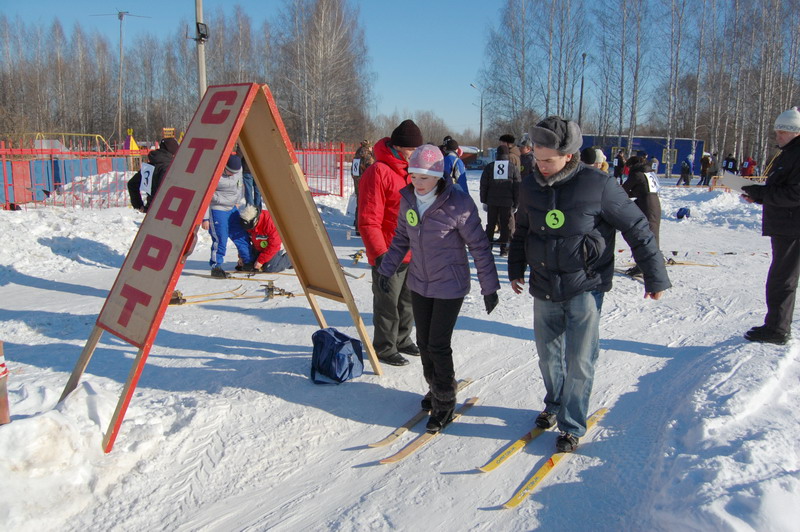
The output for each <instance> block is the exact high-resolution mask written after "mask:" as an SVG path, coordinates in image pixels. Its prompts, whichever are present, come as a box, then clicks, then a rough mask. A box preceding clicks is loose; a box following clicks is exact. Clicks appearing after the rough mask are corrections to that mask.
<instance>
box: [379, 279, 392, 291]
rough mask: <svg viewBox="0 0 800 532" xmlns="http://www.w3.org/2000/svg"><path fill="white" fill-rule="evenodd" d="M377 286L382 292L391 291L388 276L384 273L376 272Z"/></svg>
mask: <svg viewBox="0 0 800 532" xmlns="http://www.w3.org/2000/svg"><path fill="white" fill-rule="evenodd" d="M378 288H380V289H381V292H383V293H384V294H388V293H389V292H391V287H390V286H389V278H388V277H386V276H385V275H381V274H378Z"/></svg>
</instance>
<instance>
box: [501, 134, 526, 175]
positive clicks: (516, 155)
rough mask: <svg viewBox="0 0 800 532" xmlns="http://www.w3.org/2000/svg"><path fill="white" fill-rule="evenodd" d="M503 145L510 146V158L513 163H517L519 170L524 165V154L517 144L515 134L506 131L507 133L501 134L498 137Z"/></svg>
mask: <svg viewBox="0 0 800 532" xmlns="http://www.w3.org/2000/svg"><path fill="white" fill-rule="evenodd" d="M498 140H499V141H500V144H501V145H505V146H506V148H508V160H509V161H511V164H514V165H516V167H517V170H518V171H519V169H520V167H521V166H522V161H521V160H520V155H522V154H521V153H520V151H519V148H518V147H517V145H516V144H515V142H516V141H517V139H516V137H515V136H514V135H511V134H510V133H506V134H505V135H500V138H499V139H498Z"/></svg>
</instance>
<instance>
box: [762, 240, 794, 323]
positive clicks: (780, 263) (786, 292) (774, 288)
mask: <svg viewBox="0 0 800 532" xmlns="http://www.w3.org/2000/svg"><path fill="white" fill-rule="evenodd" d="M771 241H772V264H770V266H769V273H768V274H767V317H766V318H764V325H766V326H767V327H769V328H770V329H774V330H776V331H778V332H779V333H781V334H787V333H789V332H790V331H791V329H792V316H793V315H794V299H795V293H796V292H797V279H798V277H800V239H797V238H790V237H780V236H773V237H771Z"/></svg>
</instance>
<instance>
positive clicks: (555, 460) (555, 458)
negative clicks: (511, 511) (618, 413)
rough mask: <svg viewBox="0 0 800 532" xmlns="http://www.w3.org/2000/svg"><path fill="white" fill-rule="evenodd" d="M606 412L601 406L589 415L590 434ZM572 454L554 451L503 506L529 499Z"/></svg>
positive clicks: (587, 429) (514, 505) (515, 505)
mask: <svg viewBox="0 0 800 532" xmlns="http://www.w3.org/2000/svg"><path fill="white" fill-rule="evenodd" d="M606 412H608V410H607V409H606V408H601V409H599V410H597V411H596V412H595V413H594V414H592V415H591V416H590V417H589V420H588V421H587V423H586V434H587V435H589V434H590V432H591V430H592V429H593V428H594V426H595V425H596V424H597V423H598V422H599V421H600V420H601V419H602V418H603V416H604V415H605V414H606ZM584 444H585V443H584ZM571 454H573V453H559V452H556V453H553V454H552V455H551V456H550V458H548V459H547V461H545V463H544V465H542V466H541V467H540V468H539V469H537V470H536V471H535V472H534V473H533V475H531V476H530V477H529V478H528V480H527V481H525V483H524V484H523V485H522V487H521V488H519V489H518V490H517V491H516V492H515V493H514V495H513V496H512V497H511V498H510V499H509V500H508V501H506V502H505V503H503V508H515V507H517V506H519V504H520V503H521V502H522V501H524V500H525V499H527V498H528V497H529V496H530V494H531V493H533V492H534V490H536V487H537V486H538V485H539V484H540V483H541V482H542V480H544V479H545V477H546V476H547V475H548V474H549V473H550V472H551V471H552V470H553V469H554V468H555V467H556V465H558V464H559V463H560V462H561V461H562V460H564V459H566V458H569V456H570V455H571Z"/></svg>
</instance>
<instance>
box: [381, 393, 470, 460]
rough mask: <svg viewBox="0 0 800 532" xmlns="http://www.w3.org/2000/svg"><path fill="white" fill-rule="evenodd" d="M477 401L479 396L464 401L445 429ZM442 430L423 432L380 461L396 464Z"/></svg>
mask: <svg viewBox="0 0 800 532" xmlns="http://www.w3.org/2000/svg"><path fill="white" fill-rule="evenodd" d="M477 403H478V398H477V397H472V398H470V399H469V400H467V402H466V403H464V404H463V405H461V406H460V407H459V408H458V409H456V411H455V412H454V413H453V419H452V420H451V421H450V423H449V424H448V425H447V426H446V427H445V428H444V430H445V431H446V430H447V427H449V426H450V425H452V424H453V423H455V422H456V421H458V420H459V418H461V416H463V415H464V413H465V412H466V411H467V410H469V409H470V408H471V407H473V406H474V405H475V404H477ZM442 432H443V431H439V432H423V433H422V434H420V435H419V436H417V437H416V438H414V439H413V440H411V441H410V442H409V443H408V444H406V445H405V446H404V447H403V448H402V449H400V450H399V451H397V452H396V453H394V454H393V455H391V456H387V457H386V458H383V459H381V460H379V462H380V463H381V464H394V463H396V462H399V461H400V460H403V459H405V458H408V457H409V456H411V455H412V454H414V453H415V452H417V451H419V450H420V449H421V448H422V447H424V446H425V445H427V444H428V443H429V442H430V441H431V440H433V439H434V438H436V436H439V435H440V434H442Z"/></svg>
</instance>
